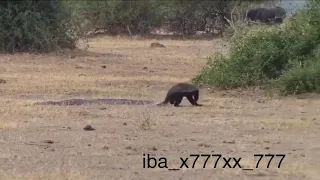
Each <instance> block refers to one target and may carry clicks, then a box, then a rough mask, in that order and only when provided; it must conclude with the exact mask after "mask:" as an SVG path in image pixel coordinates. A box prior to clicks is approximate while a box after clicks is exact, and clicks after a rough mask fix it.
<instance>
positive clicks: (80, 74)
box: [78, 74, 86, 77]
mask: <svg viewBox="0 0 320 180" xmlns="http://www.w3.org/2000/svg"><path fill="white" fill-rule="evenodd" d="M78 76H79V77H81V76H86V75H85V74H79V75H78Z"/></svg>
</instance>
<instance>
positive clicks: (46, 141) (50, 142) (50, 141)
mask: <svg viewBox="0 0 320 180" xmlns="http://www.w3.org/2000/svg"><path fill="white" fill-rule="evenodd" d="M42 142H43V143H48V144H53V143H54V141H52V140H44V141H42Z"/></svg>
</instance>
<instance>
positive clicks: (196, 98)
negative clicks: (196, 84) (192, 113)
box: [193, 90, 199, 102]
mask: <svg viewBox="0 0 320 180" xmlns="http://www.w3.org/2000/svg"><path fill="white" fill-rule="evenodd" d="M193 99H194V101H195V102H197V101H198V99H199V90H196V91H194V92H193Z"/></svg>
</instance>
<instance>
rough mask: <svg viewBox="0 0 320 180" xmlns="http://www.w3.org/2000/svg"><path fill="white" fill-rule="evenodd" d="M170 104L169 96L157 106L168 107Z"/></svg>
mask: <svg viewBox="0 0 320 180" xmlns="http://www.w3.org/2000/svg"><path fill="white" fill-rule="evenodd" d="M168 102H169V96H166V99H165V100H164V101H162V102H160V103H157V106H161V105H166V104H168Z"/></svg>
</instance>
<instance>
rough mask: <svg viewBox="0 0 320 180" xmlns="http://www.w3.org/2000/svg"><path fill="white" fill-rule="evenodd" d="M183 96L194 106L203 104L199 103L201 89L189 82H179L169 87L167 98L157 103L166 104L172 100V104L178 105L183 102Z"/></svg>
mask: <svg viewBox="0 0 320 180" xmlns="http://www.w3.org/2000/svg"><path fill="white" fill-rule="evenodd" d="M183 97H186V98H187V99H188V100H189V102H190V103H191V104H192V105H193V106H202V104H198V103H197V101H198V99H199V89H198V88H197V87H196V86H195V85H193V84H188V83H178V84H176V85H174V86H172V87H171V88H170V89H169V91H168V93H167V96H166V98H165V100H164V101H163V102H161V103H159V104H157V105H165V104H168V102H170V104H173V105H174V106H175V107H177V106H179V104H180V103H181V101H182V99H183Z"/></svg>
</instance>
